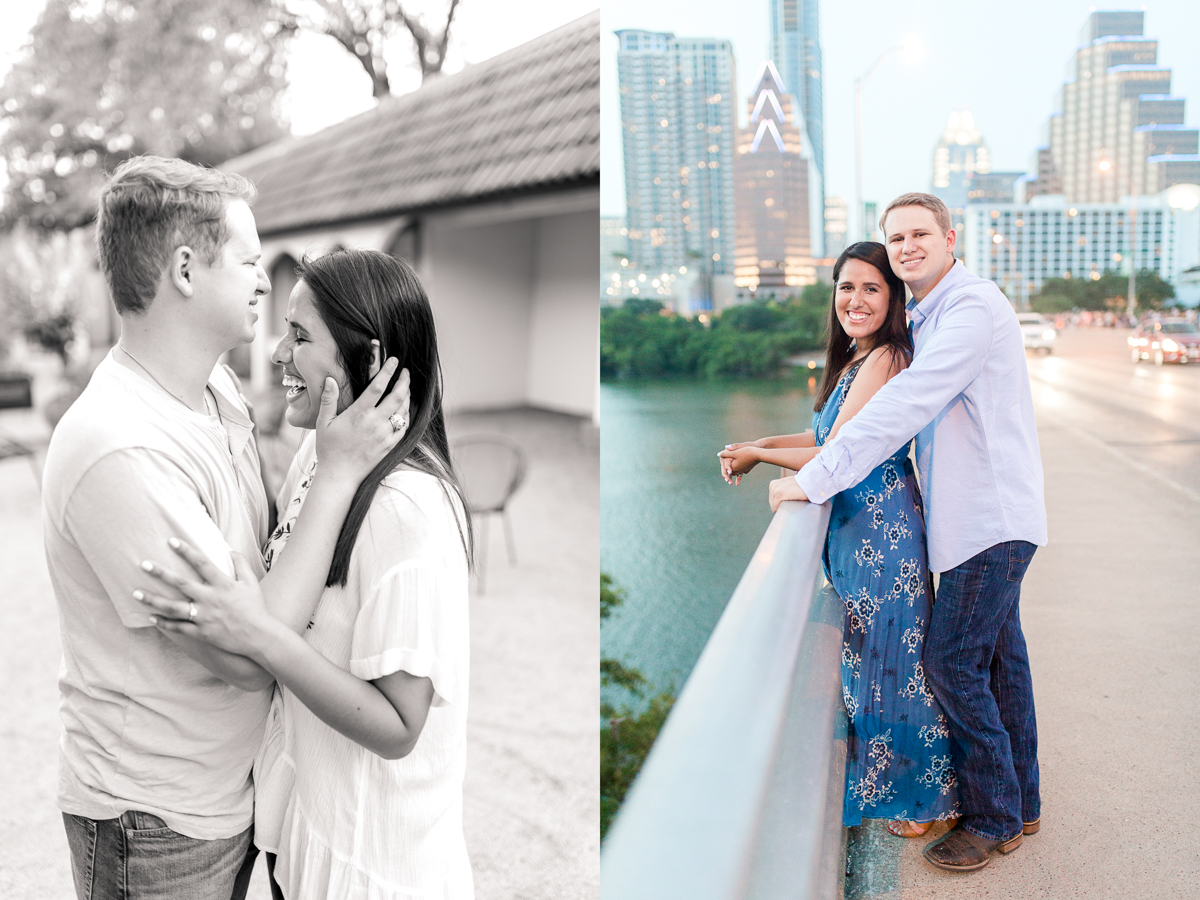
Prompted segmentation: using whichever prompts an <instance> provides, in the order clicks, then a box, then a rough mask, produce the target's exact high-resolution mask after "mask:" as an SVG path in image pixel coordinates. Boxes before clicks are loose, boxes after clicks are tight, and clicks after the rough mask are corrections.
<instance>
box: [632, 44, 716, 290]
mask: <svg viewBox="0 0 1200 900" xmlns="http://www.w3.org/2000/svg"><path fill="white" fill-rule="evenodd" d="M616 34H617V37H618V38H619V39H620V50H619V52H618V56H617V77H618V82H619V86H620V91H621V137H622V146H623V150H624V156H625V205H626V225H627V227H628V229H629V233H628V240H629V251H630V255H631V257H632V260H631V265H633V266H635V267H636V268H638V269H639V270H641V271H646V272H670V273H678V274H685V273H689V272H690V274H691V275H693V276H699V278H700V281H699V282H697V283H698V285H699V288H698V290H699V291H700V292H701V294H704V293H705V292H707V293H708V295H709V296H708V299H707V300H706V299H705V297H704V296H701V297H700V298H699V302H700V308H704V306H703V305H704V303H705V302H708V303H709V304H711V287H710V286H709V287H706V285H711V279H712V276H715V275H723V274H725V273H726V272H731V271H732V269H733V237H734V203H733V152H734V151H733V145H734V137H735V130H736V120H735V118H734V106H733V104H734V85H735V83H736V79H735V71H734V58H733V46H732V44H731V43H730V42H729V41H727V40H719V39H716V38H677V37H675V36H674V35H673V34H670V33H662V32H649V31H618V32H617V33H616ZM706 279H707V281H706ZM710 308H711V307H710Z"/></svg>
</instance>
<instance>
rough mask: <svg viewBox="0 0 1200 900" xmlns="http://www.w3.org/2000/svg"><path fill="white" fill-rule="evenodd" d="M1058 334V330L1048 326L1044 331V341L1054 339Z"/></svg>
mask: <svg viewBox="0 0 1200 900" xmlns="http://www.w3.org/2000/svg"><path fill="white" fill-rule="evenodd" d="M1057 336H1058V332H1056V331H1055V330H1054V329H1053V328H1047V329H1046V330H1045V331H1043V332H1042V340H1043V341H1052V340H1054V339H1055V338H1056V337H1057Z"/></svg>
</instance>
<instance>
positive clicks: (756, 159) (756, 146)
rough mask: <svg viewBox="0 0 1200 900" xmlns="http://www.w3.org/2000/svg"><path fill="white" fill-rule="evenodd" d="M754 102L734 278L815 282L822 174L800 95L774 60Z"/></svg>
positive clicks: (754, 283) (739, 189)
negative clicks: (817, 190) (798, 103)
mask: <svg viewBox="0 0 1200 900" xmlns="http://www.w3.org/2000/svg"><path fill="white" fill-rule="evenodd" d="M747 107H748V111H749V126H748V127H747V128H746V130H744V131H741V132H739V133H738V140H737V155H736V156H735V157H734V183H735V185H736V197H737V238H736V248H735V251H734V269H733V274H734V282H735V284H736V285H737V286H738V287H742V288H749V289H750V290H751V291H758V292H759V293H761V292H762V289H769V288H790V287H799V286H801V285H805V284H813V283H814V282H815V281H816V274H817V272H816V268H815V267H814V263H813V253H812V220H813V215H812V213H813V209H812V206H813V203H812V201H813V199H814V197H813V186H814V184H819V183H820V178H819V177H818V176H817V175H816V171H815V170H816V161H815V160H814V159H813V158H812V153H811V150H810V149H809V145H808V144H807V142H806V141H805V140H804V138H803V132H802V127H803V120H802V119H800V118H799V117H798V116H797V115H796V110H795V98H794V97H793V96H792V95H791V94H788V93H785V92H784V90H783V84H782V81H781V79H780V77H779V72H778V71H777V70H776V69H775V66H774V64H773V63H771V62H765V63H763V64H762V67H761V68H760V69H759V74H758V78H757V80H756V82H755V88H754V93H753V94H751V96H750V98H749V100H748V102H747ZM806 151H807V152H806ZM823 220H824V216H823V215H822V216H821V217H820V219H819V220H818V221H820V222H821V223H822V225H821V227H822V228H823Z"/></svg>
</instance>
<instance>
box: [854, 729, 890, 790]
mask: <svg viewBox="0 0 1200 900" xmlns="http://www.w3.org/2000/svg"><path fill="white" fill-rule="evenodd" d="M867 756H868V758H869V759H871V761H872V763H871V766H870V768H868V769H867V771H866V772H865V773H864V774H863V777H862V778H861V779H860V780H859V781H858V782H857V783H856V784H854V785H853V786H851V787H850V789H849V794H850V796H851V797H854V798H856V799H857V800H858V808H859V810H864V809H866V808H867V807H868V806H871V807H874V806H877V805H878V804H880V803H886V802H887V801H889V800H891V799H892V798H893V797H894V796H895V791H894V790H893V788H892V783H891V782H890V781H889V782H887V783H881V782H880V776H881V775H882V774H883V773H884V771H885V770H887V769H888V767H889V766H890V765H891V762H892V732H891V731H890V730H888V731H887V732H885V733H884V734H877V735H875V737H873V738H871V740H870V741H869V742H868V749H867Z"/></svg>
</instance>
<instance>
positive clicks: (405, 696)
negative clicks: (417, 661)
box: [249, 619, 433, 759]
mask: <svg viewBox="0 0 1200 900" xmlns="http://www.w3.org/2000/svg"><path fill="white" fill-rule="evenodd" d="M264 626H265V627H264V628H263V629H262V631H261V632H260V633H259V638H258V641H257V646H256V647H255V649H254V652H252V653H250V654H249V655H250V658H251V659H253V660H254V661H255V662H257V663H258V664H259V665H260V666H262V667H263V668H264V669H266V670H267V671H268V672H270V673H271V674H272V675H274V676H275V680H276V681H277V682H278V683H279V684H281V685H283V686H284V687H286V688H287V689H288V690H290V691H291V692H292V693H293V694H295V695H296V698H297V699H298V700H299V701H300V702H301V703H303V704H304V705H305V706H307V707H308V708H309V710H311V711H312V713H313V714H314V715H315V716H316V717H317V718H319V719H320V720H321V721H322V722H324V723H325V724H326V725H328V726H329V727H330V728H332V729H333V730H334V731H337V732H338V733H340V734H344V735H345V736H346V737H348V738H350V740H352V741H354V742H355V743H356V744H361V745H362V746H364V747H366V748H367V749H368V750H370V751H371V752H372V753H375V754H377V755H379V756H382V757H383V758H384V759H400V758H401V757H403V756H407V755H408V754H409V753H411V752H412V749H413V747H415V746H416V745H417V738H419V737H420V736H421V729H422V728H424V727H425V719H426V717H427V716H428V715H429V707H430V705H431V704H432V703H433V682H432V681H431V680H430V679H428V678H418V677H416V676H415V675H410V674H408V673H407V672H393V673H392V674H391V675H385V676H383V677H382V678H378V679H376V680H375V681H363V680H362V679H361V678H358V677H356V676H354V675H351V674H350V673H349V672H347V671H346V670H345V669H341V668H338V667H337V666H335V665H334V664H333V663H331V662H330V661H329V660H327V659H326V658H325V657H324V656H322V655H321V654H320V653H318V652H317V651H316V650H314V649H313V648H312V647H311V646H309V644H308V643H307V642H306V641H305V640H304V638H302V637H301V636H300V635H298V634H297V633H296V632H294V631H292V630H291V629H289V628H288V627H287V626H286V625H284V624H283V623H282V622H280V621H279V620H278V619H271V620H269V621H268V622H265V623H264Z"/></svg>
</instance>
